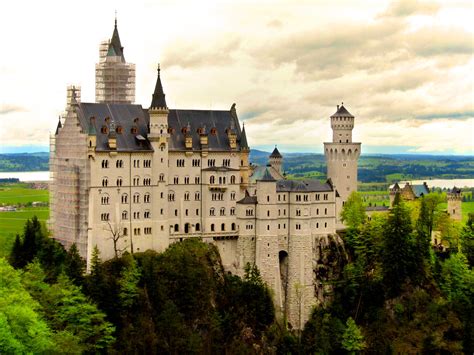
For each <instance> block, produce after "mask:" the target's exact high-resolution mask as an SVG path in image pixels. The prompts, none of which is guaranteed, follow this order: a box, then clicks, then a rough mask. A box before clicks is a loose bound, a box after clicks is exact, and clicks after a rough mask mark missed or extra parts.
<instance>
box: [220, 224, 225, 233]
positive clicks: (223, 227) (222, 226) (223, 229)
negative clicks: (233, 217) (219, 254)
mask: <svg viewBox="0 0 474 355" xmlns="http://www.w3.org/2000/svg"><path fill="white" fill-rule="evenodd" d="M221 231H223V232H224V231H225V223H222V224H221Z"/></svg>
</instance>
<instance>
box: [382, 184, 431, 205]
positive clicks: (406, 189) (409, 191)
mask: <svg viewBox="0 0 474 355" xmlns="http://www.w3.org/2000/svg"><path fill="white" fill-rule="evenodd" d="M389 189H390V206H393V201H394V200H395V195H396V194H397V193H399V194H400V196H401V198H403V199H404V200H405V201H414V200H416V199H417V198H420V197H421V196H424V195H427V194H429V193H430V189H429V187H428V184H427V183H426V182H423V184H421V185H414V184H410V182H408V181H407V182H406V183H405V186H403V187H400V185H399V184H398V182H396V183H395V184H393V185H392V186H390V187H389Z"/></svg>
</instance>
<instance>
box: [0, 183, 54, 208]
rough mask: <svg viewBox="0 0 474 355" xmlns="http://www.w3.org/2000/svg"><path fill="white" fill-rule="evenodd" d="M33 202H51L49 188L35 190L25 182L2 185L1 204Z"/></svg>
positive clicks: (0, 188) (0, 187)
mask: <svg viewBox="0 0 474 355" xmlns="http://www.w3.org/2000/svg"><path fill="white" fill-rule="evenodd" d="M31 202H49V192H48V190H35V189H32V188H31V187H29V185H28V184H24V183H18V184H4V185H0V205H17V204H27V203H31Z"/></svg>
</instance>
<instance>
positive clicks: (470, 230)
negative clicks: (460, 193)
mask: <svg viewBox="0 0 474 355" xmlns="http://www.w3.org/2000/svg"><path fill="white" fill-rule="evenodd" d="M461 250H462V252H463V254H464V255H465V256H466V258H467V261H468V263H469V266H470V267H471V268H472V267H474V214H473V213H470V214H469V219H468V220H467V223H466V225H465V226H464V227H463V229H462V231H461Z"/></svg>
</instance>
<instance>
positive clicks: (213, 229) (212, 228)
mask: <svg viewBox="0 0 474 355" xmlns="http://www.w3.org/2000/svg"><path fill="white" fill-rule="evenodd" d="M215 229H216V228H215V226H214V223H211V232H214V231H215Z"/></svg>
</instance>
